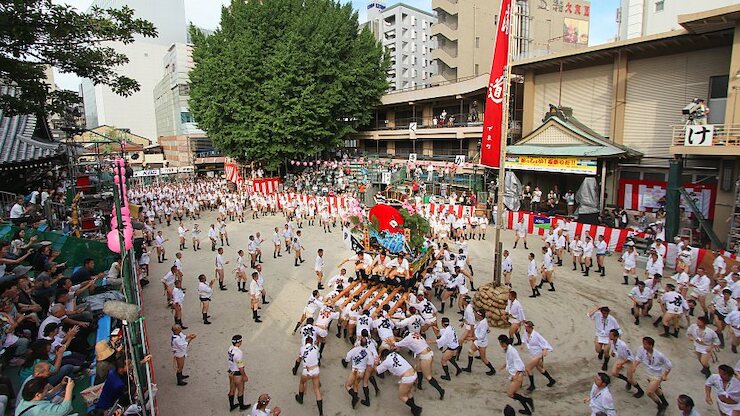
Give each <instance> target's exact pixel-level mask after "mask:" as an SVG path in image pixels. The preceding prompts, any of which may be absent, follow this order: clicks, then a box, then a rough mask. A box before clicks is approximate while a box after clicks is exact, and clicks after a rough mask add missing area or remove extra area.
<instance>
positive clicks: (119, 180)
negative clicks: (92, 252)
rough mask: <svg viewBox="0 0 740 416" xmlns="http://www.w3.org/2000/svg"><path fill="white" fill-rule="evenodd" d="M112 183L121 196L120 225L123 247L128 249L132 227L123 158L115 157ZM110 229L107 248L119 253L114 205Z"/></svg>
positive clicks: (130, 243) (132, 231)
mask: <svg viewBox="0 0 740 416" xmlns="http://www.w3.org/2000/svg"><path fill="white" fill-rule="evenodd" d="M113 183H115V184H116V187H117V191H118V192H119V194H120V197H121V201H120V202H121V222H122V223H123V224H121V227H123V239H124V247H125V249H126V250H130V249H131V247H133V246H134V227H133V225H131V211H130V209H129V206H128V196H127V195H128V190H127V188H126V167H125V163H124V160H123V159H120V158H118V159H116V160H115V165H114V168H113ZM110 228H111V231H110V232H108V235H107V236H106V237H107V240H108V249H109V250H110V251H112V252H114V253H119V254H120V253H121V240H120V234H119V232H118V229H119V226H118V220H117V219H116V207H115V206H114V207H113V212H112V213H111V219H110Z"/></svg>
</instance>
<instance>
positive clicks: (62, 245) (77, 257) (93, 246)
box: [0, 224, 116, 272]
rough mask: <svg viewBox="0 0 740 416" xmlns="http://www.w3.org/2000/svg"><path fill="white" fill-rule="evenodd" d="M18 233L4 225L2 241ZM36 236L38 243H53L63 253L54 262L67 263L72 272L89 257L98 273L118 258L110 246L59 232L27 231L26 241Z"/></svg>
mask: <svg viewBox="0 0 740 416" xmlns="http://www.w3.org/2000/svg"><path fill="white" fill-rule="evenodd" d="M16 231H18V227H16V226H14V225H10V224H4V225H2V226H0V240H4V241H10V240H11V239H12V238H13V236H14V235H15V233H16ZM34 235H35V236H37V237H38V241H50V242H51V247H52V250H54V251H58V252H59V253H61V254H60V255H59V257H57V258H56V259H55V260H54V261H55V262H57V263H62V262H66V263H67V266H68V270H69V271H70V272H71V271H72V270H73V269H74V268H75V267H77V266H81V265H82V262H83V261H84V260H85V259H86V258H88V257H89V258H91V259H93V260H94V261H95V267H96V268H97V269H99V270H96V272H100V271H103V270H106V269H107V268H108V267H109V266H110V264H111V263H113V261H114V260H115V257H116V253H113V252H112V251H110V250H108V245H107V244H105V243H103V242H100V241H95V240H89V239H86V238H76V237H70V236H66V235H64V234H62V233H61V232H57V231H46V232H42V231H38V230H35V229H28V230H26V239H28V238H30V237H31V236H34Z"/></svg>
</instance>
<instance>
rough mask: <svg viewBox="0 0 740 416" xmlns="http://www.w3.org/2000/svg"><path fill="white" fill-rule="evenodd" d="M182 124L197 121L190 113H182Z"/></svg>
mask: <svg viewBox="0 0 740 416" xmlns="http://www.w3.org/2000/svg"><path fill="white" fill-rule="evenodd" d="M180 122H181V123H195V119H193V115H192V114H190V111H180Z"/></svg>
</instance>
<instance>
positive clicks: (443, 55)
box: [432, 48, 457, 69]
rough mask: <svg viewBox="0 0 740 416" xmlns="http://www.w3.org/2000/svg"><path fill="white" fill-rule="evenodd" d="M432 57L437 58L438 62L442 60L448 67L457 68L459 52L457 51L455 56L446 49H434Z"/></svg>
mask: <svg viewBox="0 0 740 416" xmlns="http://www.w3.org/2000/svg"><path fill="white" fill-rule="evenodd" d="M432 59H436V60H438V62H442V63H443V64H445V65H446V66H447V67H448V68H451V69H455V68H457V53H455V55H454V56H453V55H450V53H449V52H448V51H446V50H444V49H441V48H438V49H432Z"/></svg>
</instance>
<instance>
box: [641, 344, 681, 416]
mask: <svg viewBox="0 0 740 416" xmlns="http://www.w3.org/2000/svg"><path fill="white" fill-rule="evenodd" d="M640 364H642V365H643V367H644V368H645V372H646V373H647V381H648V387H647V391H646V392H647V394H648V397H650V399H652V400H653V401H654V402H655V404H656V405H657V406H658V415H664V414H665V410H666V409H667V408H668V401H667V400H666V399H665V396H664V395H663V390H662V389H661V383H663V382H664V381H666V380H668V374H670V372H671V369H672V368H673V364H671V361H670V360H669V359H668V358H667V357H666V356H665V355H663V353H661V352H660V351H658V350H657V349H655V340H654V339H653V338H651V337H644V338H643V339H642V347H640V349H639V350H638V351H637V356H636V357H635V362H634V364H633V365H632V368H633V370H632V371H633V373H634V372H635V371H636V370H637V367H638V366H639V365H640ZM634 386H635V388H637V393H635V394H634V396H635V397H637V398H640V397H642V396H643V394H644V392H643V391H642V388H641V387H640V385H639V384H637V383H635V384H634Z"/></svg>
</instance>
